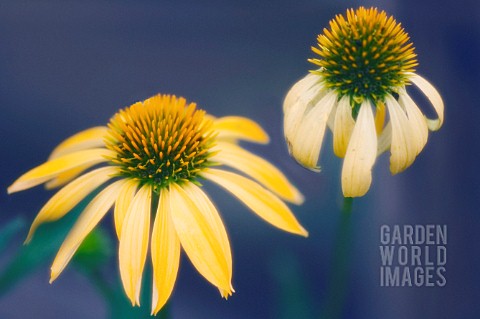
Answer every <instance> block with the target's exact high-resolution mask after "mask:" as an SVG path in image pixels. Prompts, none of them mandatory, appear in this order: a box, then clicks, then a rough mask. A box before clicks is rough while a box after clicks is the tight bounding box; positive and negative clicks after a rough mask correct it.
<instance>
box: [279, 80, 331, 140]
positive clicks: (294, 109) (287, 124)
mask: <svg viewBox="0 0 480 319" xmlns="http://www.w3.org/2000/svg"><path fill="white" fill-rule="evenodd" d="M314 76H316V77H317V79H319V77H318V76H317V75H314ZM317 82H318V81H317ZM327 93H328V90H327V89H326V88H325V86H324V84H323V83H322V82H318V83H315V84H314V85H313V86H312V87H310V88H309V89H307V90H306V91H305V92H303V93H302V95H301V96H299V98H298V99H297V100H296V101H295V102H294V103H293V104H291V105H289V104H288V103H285V102H284V104H283V113H284V118H283V131H284V135H285V139H286V141H287V146H289V149H290V145H289V141H291V140H294V139H295V134H297V132H298V129H299V127H300V125H301V123H302V121H303V120H304V117H305V113H307V112H308V111H309V110H310V109H311V108H312V107H314V106H315V104H316V103H317V102H318V101H319V100H321V99H322V98H323V97H324V96H325V95H326V94H327Z"/></svg>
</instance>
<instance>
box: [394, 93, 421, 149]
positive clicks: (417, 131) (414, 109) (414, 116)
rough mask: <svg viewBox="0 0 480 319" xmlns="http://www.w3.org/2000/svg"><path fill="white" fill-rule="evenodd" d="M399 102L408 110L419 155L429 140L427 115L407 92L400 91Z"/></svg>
mask: <svg viewBox="0 0 480 319" xmlns="http://www.w3.org/2000/svg"><path fill="white" fill-rule="evenodd" d="M398 103H399V104H400V105H401V106H402V107H403V108H404V109H405V111H406V112H407V117H408V121H409V122H410V126H411V128H412V133H413V139H414V141H415V142H416V144H417V146H416V155H418V154H419V153H420V152H421V151H422V149H423V147H424V146H425V144H427V140H428V125H427V121H426V118H425V116H424V115H423V114H422V112H421V111H420V109H419V108H418V106H417V105H416V104H415V102H414V101H413V100H412V99H411V98H410V96H408V94H407V92H405V91H403V92H400V94H399V98H398Z"/></svg>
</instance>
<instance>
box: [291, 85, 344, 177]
mask: <svg viewBox="0 0 480 319" xmlns="http://www.w3.org/2000/svg"><path fill="white" fill-rule="evenodd" d="M336 100H337V94H336V93H335V92H334V91H330V92H329V93H328V94H327V95H325V96H324V97H323V98H321V99H320V100H319V101H318V102H317V103H316V104H315V105H314V106H313V108H311V109H310V110H308V111H306V113H305V114H304V116H303V119H302V121H301V122H300V123H299V124H298V128H297V131H296V132H295V133H293V134H292V135H291V137H290V139H289V143H288V144H289V146H290V152H291V155H292V156H293V157H294V158H295V159H296V160H297V162H299V163H300V164H301V165H303V166H305V167H306V168H308V169H311V170H313V171H320V168H319V166H318V158H319V157H320V150H321V148H322V143H323V137H324V135H325V130H326V126H327V120H328V117H329V116H330V112H331V111H332V108H333V107H334V105H335V103H336Z"/></svg>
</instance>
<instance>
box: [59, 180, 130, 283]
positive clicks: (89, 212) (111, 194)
mask: <svg viewBox="0 0 480 319" xmlns="http://www.w3.org/2000/svg"><path fill="white" fill-rule="evenodd" d="M123 183H124V180H120V181H117V182H115V183H113V184H111V185H109V186H107V187H106V188H105V189H104V190H102V191H101V192H100V193H99V194H98V195H97V196H96V197H95V198H94V199H93V200H92V201H91V202H90V204H88V206H87V207H86V208H85V210H84V211H83V212H82V214H81V215H80V217H79V218H78V220H77V222H76V223H75V225H74V226H73V228H72V230H71V231H70V232H69V233H68V235H67V237H66V238H65V240H64V241H63V243H62V246H61V247H60V249H59V250H58V253H57V256H56V257H55V260H54V261H53V264H52V267H51V271H52V273H51V276H50V283H52V282H53V281H54V280H55V279H56V278H57V277H58V275H60V273H61V272H62V271H63V269H64V268H65V266H66V265H67V263H68V262H69V261H70V259H71V258H72V256H73V254H74V253H75V251H76V250H77V248H78V246H80V244H81V243H82V241H83V240H84V239H85V237H86V236H87V235H88V234H89V233H90V231H91V230H92V229H93V228H94V227H95V226H96V225H97V224H98V222H99V221H100V220H101V219H102V218H103V216H105V214H106V213H107V212H108V210H109V209H110V207H112V205H113V202H114V201H115V199H116V198H117V196H118V191H119V190H120V188H121V187H122V185H123Z"/></svg>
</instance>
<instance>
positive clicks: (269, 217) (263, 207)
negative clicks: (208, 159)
mask: <svg viewBox="0 0 480 319" xmlns="http://www.w3.org/2000/svg"><path fill="white" fill-rule="evenodd" d="M202 176H203V177H205V178H207V179H209V180H211V181H213V182H215V183H217V184H218V185H220V186H222V187H223V188H225V189H226V190H227V191H229V192H231V193H232V194H233V195H234V196H236V197H237V198H238V199H240V200H241V201H242V202H243V203H244V204H245V205H247V207H249V208H250V209H251V210H252V211H253V212H254V213H256V214H257V215H258V216H260V217H261V218H263V219H264V220H266V221H267V222H269V223H270V224H272V225H273V226H275V227H278V228H280V229H283V230H285V231H288V232H291V233H294V234H298V235H302V236H308V233H307V231H306V230H305V229H304V228H303V227H302V226H301V225H300V223H299V222H298V221H297V219H296V218H295V216H294V215H293V213H292V212H291V211H290V209H289V208H288V206H287V205H286V204H285V203H284V202H283V201H281V200H280V199H279V198H278V197H277V196H275V195H274V194H272V193H271V192H270V191H268V190H266V189H265V188H263V187H262V186H260V185H259V184H257V183H256V182H254V181H252V180H250V179H248V178H245V177H243V176H240V175H238V174H235V173H231V172H226V171H222V170H217V169H208V170H205V171H204V172H202Z"/></svg>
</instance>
